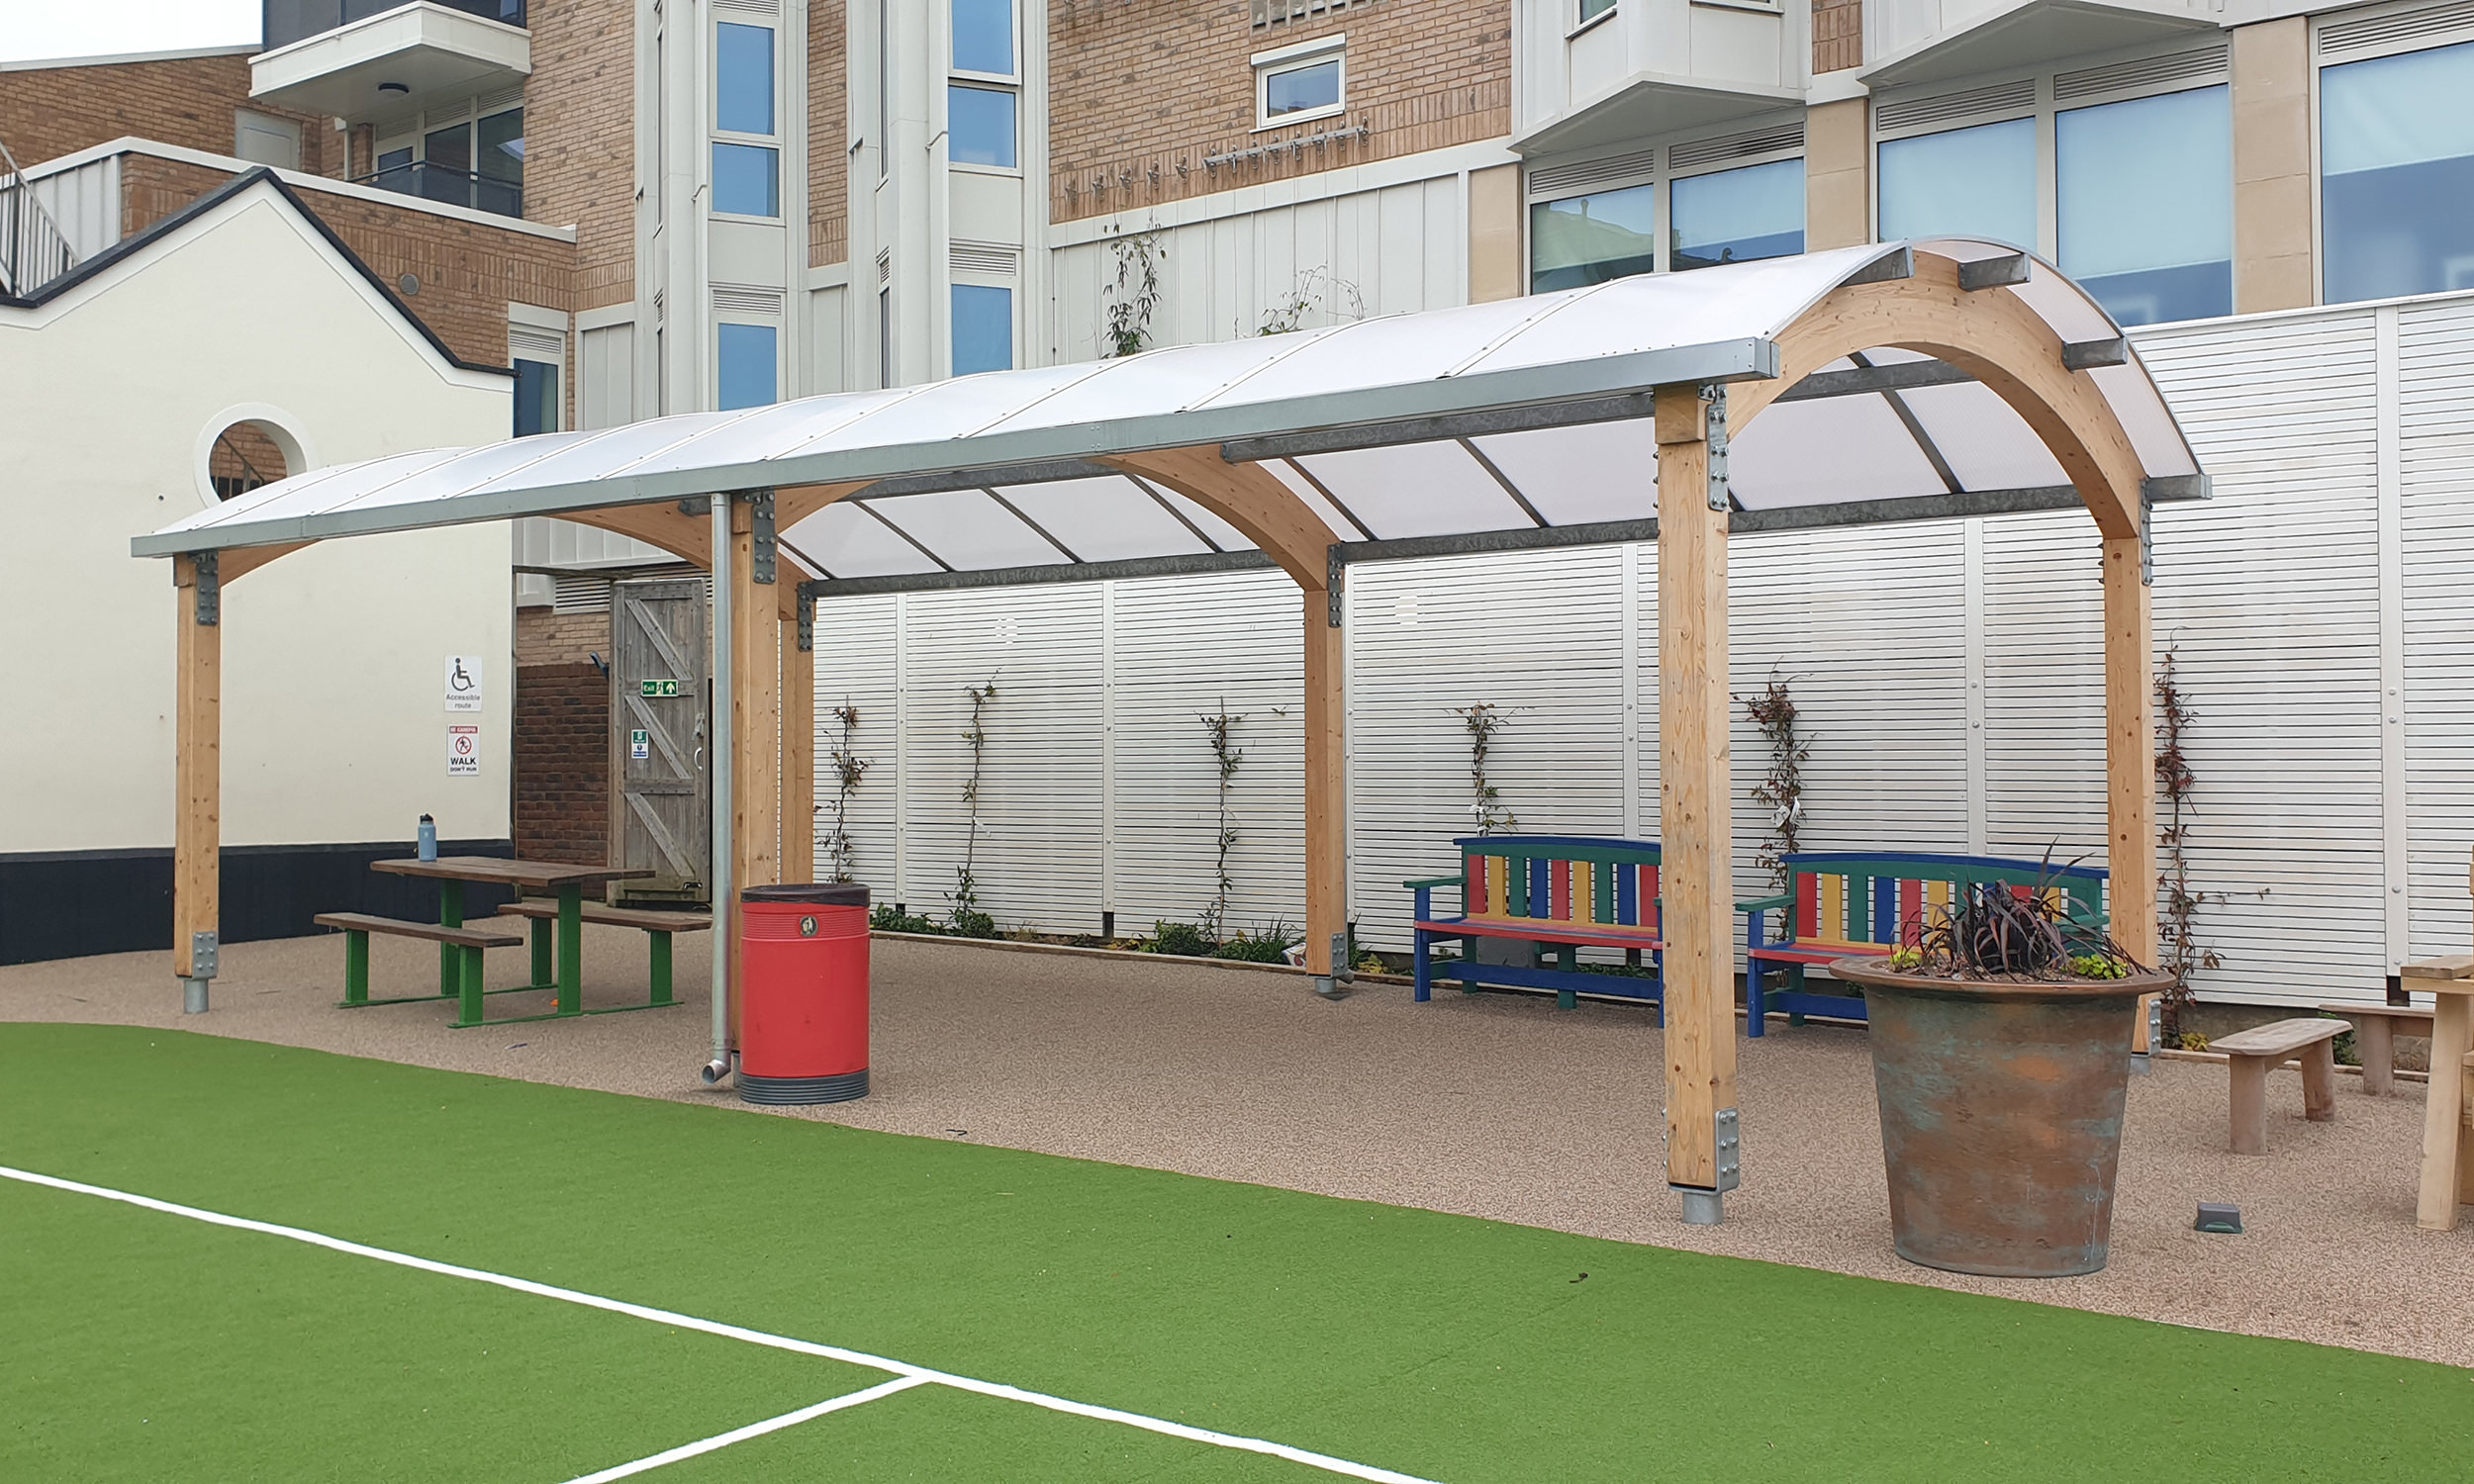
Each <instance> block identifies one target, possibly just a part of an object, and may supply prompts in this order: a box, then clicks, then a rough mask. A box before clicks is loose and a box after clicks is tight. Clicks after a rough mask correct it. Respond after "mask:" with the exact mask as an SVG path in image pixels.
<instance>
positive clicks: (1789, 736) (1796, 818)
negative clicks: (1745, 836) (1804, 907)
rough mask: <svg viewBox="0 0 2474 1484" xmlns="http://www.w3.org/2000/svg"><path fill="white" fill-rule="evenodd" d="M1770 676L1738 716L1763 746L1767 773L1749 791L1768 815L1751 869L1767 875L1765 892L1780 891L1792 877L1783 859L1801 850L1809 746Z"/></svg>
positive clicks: (1781, 686) (1781, 687) (1784, 686)
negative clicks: (1766, 747)
mask: <svg viewBox="0 0 2474 1484" xmlns="http://www.w3.org/2000/svg"><path fill="white" fill-rule="evenodd" d="M1788 684H1789V683H1788V682H1786V681H1783V680H1780V679H1779V678H1778V677H1776V676H1774V675H1773V676H1771V677H1770V678H1769V684H1768V686H1767V687H1766V688H1764V689H1763V690H1762V692H1761V694H1760V695H1759V696H1754V697H1752V698H1751V699H1750V700H1747V701H1745V702H1744V714H1745V715H1746V716H1748V717H1750V718H1751V720H1752V722H1753V724H1754V725H1755V726H1757V727H1760V734H1761V736H1762V738H1763V739H1764V740H1766V741H1767V742H1768V744H1769V772H1768V773H1766V774H1764V775H1763V776H1762V778H1761V781H1760V783H1758V784H1755V785H1754V786H1753V801H1754V802H1756V803H1759V804H1760V805H1762V806H1763V807H1765V808H1767V809H1768V810H1769V829H1768V832H1767V833H1766V834H1764V835H1763V836H1762V837H1761V848H1760V855H1758V856H1755V857H1754V858H1753V864H1754V865H1756V866H1759V867H1760V868H1761V869H1762V870H1764V871H1766V872H1768V873H1769V889H1770V890H1772V891H1784V890H1786V889H1787V885H1788V878H1789V877H1790V876H1791V875H1792V873H1791V872H1789V871H1788V870H1787V867H1786V857H1788V856H1790V855H1793V854H1794V853H1795V852H1796V851H1798V850H1801V849H1802V848H1803V835H1804V762H1805V760H1806V759H1808V758H1810V757H1811V756H1812V755H1813V749H1812V744H1811V743H1810V742H1809V741H1807V740H1806V739H1805V738H1804V736H1803V735H1802V734H1801V733H1800V732H1799V731H1797V730H1796V725H1795V721H1796V710H1795V697H1794V696H1793V695H1792V694H1791V693H1790V692H1789V690H1788Z"/></svg>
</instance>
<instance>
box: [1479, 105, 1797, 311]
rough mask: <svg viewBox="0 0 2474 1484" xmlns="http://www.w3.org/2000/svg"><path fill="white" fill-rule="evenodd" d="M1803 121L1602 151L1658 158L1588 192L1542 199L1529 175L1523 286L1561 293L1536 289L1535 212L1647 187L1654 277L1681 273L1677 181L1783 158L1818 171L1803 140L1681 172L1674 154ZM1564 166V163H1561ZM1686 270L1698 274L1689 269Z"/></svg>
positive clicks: (1757, 122)
mask: <svg viewBox="0 0 2474 1484" xmlns="http://www.w3.org/2000/svg"><path fill="white" fill-rule="evenodd" d="M1802 117H1803V113H1802V110H1800V109H1799V110H1796V111H1795V112H1793V113H1782V114H1777V115H1764V116H1762V117H1761V118H1756V119H1739V120H1733V121H1730V122H1728V123H1727V124H1724V125H1720V126H1713V127H1711V128H1707V129H1701V130H1696V131H1694V132H1692V133H1690V134H1687V135H1682V136H1677V137H1670V138H1668V139H1661V140H1660V141H1659V142H1658V143H1657V144H1655V145H1653V146H1652V147H1651V148H1650V149H1649V150H1646V151H1644V150H1639V149H1615V150H1610V151H1600V154H1599V156H1594V157H1613V156H1617V155H1623V154H1640V153H1648V154H1650V155H1651V157H1652V164H1651V166H1650V167H1649V168H1645V169H1638V170H1631V171H1627V172H1624V173H1622V174H1617V175H1610V176H1608V177H1607V178H1605V179H1603V180H1595V181H1591V182H1590V183H1589V184H1588V186H1587V187H1586V188H1585V189H1580V190H1567V191H1558V192H1555V193H1552V194H1546V195H1541V194H1537V193H1534V192H1532V191H1530V190H1529V189H1528V178H1527V176H1526V175H1524V176H1523V179H1522V187H1523V189H1522V192H1521V218H1520V222H1521V282H1522V283H1523V284H1525V285H1528V286H1529V287H1528V288H1527V289H1526V291H1525V292H1528V293H1532V294H1537V293H1549V292H1557V291H1553V290H1542V289H1539V288H1537V287H1536V286H1535V285H1536V283H1537V274H1538V268H1537V257H1536V255H1535V254H1536V251H1537V243H1536V240H1535V234H1534V232H1532V230H1531V226H1530V224H1531V222H1532V221H1533V217H1532V213H1533V212H1534V211H1535V210H1536V208H1538V207H1541V206H1548V205H1551V204H1553V203H1555V202H1558V201H1577V200H1579V199H1580V198H1581V197H1584V196H1603V195H1607V194H1608V193H1610V192H1614V191H1627V190H1633V189H1636V188H1638V187H1641V186H1652V187H1655V190H1654V191H1653V192H1652V194H1651V197H1650V201H1651V206H1650V220H1651V222H1652V223H1653V228H1652V231H1653V232H1654V233H1655V234H1656V237H1657V241H1656V243H1655V244H1654V247H1655V251H1654V261H1655V262H1656V264H1657V266H1656V267H1654V268H1652V269H1651V270H1650V271H1651V272H1653V273H1672V272H1674V271H1676V270H1675V266H1674V246H1675V241H1674V238H1675V208H1674V198H1673V195H1672V191H1673V188H1674V183H1675V182H1676V181H1678V180H1691V179H1693V178H1695V177H1697V176H1702V175H1723V174H1725V173H1726V172H1727V171H1729V170H1742V169H1746V168H1749V167H1751V166H1754V165H1774V164H1777V163H1779V162H1780V161H1782V160H1791V159H1792V160H1804V161H1806V164H1805V169H1806V171H1807V175H1808V179H1809V172H1810V170H1811V168H1812V166H1811V162H1810V157H1809V151H1808V150H1807V148H1806V146H1805V144H1804V143H1802V142H1798V143H1795V144H1791V145H1785V146H1781V147H1779V148H1776V149H1763V150H1758V151H1755V152H1753V153H1749V154H1743V155H1738V156H1735V157H1733V158H1729V159H1723V160H1711V161H1708V162H1705V163H1699V164H1692V165H1687V166H1684V167H1683V168H1681V169H1677V168H1675V166H1674V163H1673V156H1674V150H1675V149H1676V148H1677V147H1678V146H1680V145H1688V144H1695V143H1699V142H1700V141H1702V140H1703V139H1724V138H1726V137H1727V136H1729V135H1735V134H1743V133H1747V132H1749V131H1752V130H1757V129H1760V128H1763V127H1765V126H1768V125H1780V124H1786V123H1790V122H1800V121H1801V119H1802ZM1585 162H1586V161H1585V160H1582V161H1573V163H1585ZM1559 163H1562V162H1561V161H1559ZM1805 230H1806V233H1807V242H1808V244H1809V240H1810V232H1811V223H1810V222H1809V221H1807V222H1806V224H1805ZM1751 261H1756V262H1759V261H1764V259H1758V258H1756V259H1752V260H1751ZM1685 271H1692V270H1689V269H1687V270H1685Z"/></svg>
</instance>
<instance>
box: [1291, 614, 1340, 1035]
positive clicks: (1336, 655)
mask: <svg viewBox="0 0 2474 1484" xmlns="http://www.w3.org/2000/svg"><path fill="white" fill-rule="evenodd" d="M1301 596H1302V598H1303V602H1304V619H1305V622H1304V638H1305V963H1306V968H1307V969H1309V970H1311V971H1313V973H1314V974H1315V975H1316V976H1317V978H1318V980H1322V981H1324V982H1326V983H1327V982H1328V980H1329V976H1330V975H1331V974H1332V973H1333V972H1334V968H1335V966H1334V965H1333V964H1332V961H1331V941H1332V935H1333V934H1335V933H1344V932H1347V931H1348V928H1349V792H1348V771H1347V767H1346V762H1345V760H1346V757H1347V753H1346V750H1345V749H1344V748H1343V746H1342V745H1341V744H1342V732H1341V729H1342V727H1343V725H1344V724H1345V722H1344V719H1343V718H1344V717H1345V716H1346V714H1347V705H1346V697H1345V696H1343V694H1342V684H1343V677H1344V675H1345V673H1346V668H1347V667H1346V666H1345V664H1344V663H1343V658H1342V657H1343V653H1344V652H1343V650H1342V647H1341V646H1342V638H1343V632H1342V629H1341V627H1340V625H1339V623H1338V622H1336V621H1335V619H1334V615H1333V608H1332V602H1333V600H1332V595H1331V593H1330V591H1329V590H1328V589H1324V588H1306V589H1304V590H1303V591H1302V594H1301ZM1339 967H1340V968H1343V969H1345V968H1346V967H1347V966H1345V965H1343V966H1339ZM1317 987H1322V984H1320V983H1318V986H1317Z"/></svg>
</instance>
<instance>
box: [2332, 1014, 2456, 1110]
mask: <svg viewBox="0 0 2474 1484" xmlns="http://www.w3.org/2000/svg"><path fill="white" fill-rule="evenodd" d="M2320 1013H2321V1014H2323V1015H2334V1016H2337V1017H2339V1018H2341V1019H2346V1020H2350V1021H2352V1022H2354V1030H2353V1046H2354V1053H2355V1055H2356V1056H2358V1057H2360V1058H2361V1060H2362V1090H2363V1091H2364V1092H2366V1093H2369V1094H2370V1095H2372V1096H2374V1097H2377V1096H2380V1095H2382V1094H2384V1093H2387V1092H2391V1091H2394V1090H2395V1089H2396V1086H2397V1038H2398V1037H2399V1036H2400V1035H2405V1036H2428V1035H2429V1034H2430V1033H2431V1012H2430V1011H2428V1010H2417V1009H2415V1008H2414V1007H2412V1006H2411V1005H2322V1006H2320Z"/></svg>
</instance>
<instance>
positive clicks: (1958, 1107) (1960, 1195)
mask: <svg viewBox="0 0 2474 1484" xmlns="http://www.w3.org/2000/svg"><path fill="white" fill-rule="evenodd" d="M1830 973H1831V974H1833V975H1834V976H1836V977H1838V978H1840V979H1843V980H1845V981H1847V982H1849V983H1852V984H1860V985H1862V986H1863V990H1864V1012H1865V1014H1866V1016H1867V1017H1868V1018H1869V1020H1870V1023H1871V1024H1870V1030H1869V1032H1868V1035H1867V1039H1868V1040H1869V1041H1870V1043H1871V1047H1872V1078H1873V1088H1874V1090H1875V1091H1876V1092H1877V1093H1878V1095H1879V1098H1880V1104H1881V1157H1882V1162H1883V1163H1884V1164H1885V1165H1886V1166H1887V1168H1888V1172H1889V1178H1890V1233H1891V1240H1892V1243H1893V1245H1894V1246H1895V1248H1896V1249H1897V1252H1898V1254H1899V1255H1900V1256H1902V1257H1904V1258H1906V1259H1907V1260H1908V1261H1910V1262H1917V1263H1921V1264H1923V1265H1924V1266H1926V1267H1941V1268H1948V1269H1950V1270H1951V1271H1952V1272H1972V1273H1983V1274H1986V1275H1988V1276H1993V1277H2005V1278H2058V1277H2068V1276H2070V1275H2072V1274H2075V1273H2089V1272H2094V1271H2096V1270H2097V1269H2098V1268H2101V1267H2103V1266H2104V1265H2105V1254H2106V1249H2107V1245H2108V1243H2109V1242H2110V1240H2111V1237H2112V1232H2113V1189H2114V1176H2115V1174H2116V1172H2117V1171H2118V1170H2119V1169H2120V1167H2121V1162H2122V1102H2123V1097H2124V1094H2125V1092H2126V1091H2127V1088H2128V1084H2129V1081H2130V1071H2131V1035H2132V1029H2133V1026H2134V1025H2135V1024H2136V1022H2137V1020H2138V1016H2139V1001H2140V996H2141V995H2142V994H2152V993H2155V992H2157V991H2159V990H2161V989H2162V988H2164V987H2165V985H2166V984H2168V983H2170V982H2171V980H2170V979H2169V978H2168V977H2166V976H2164V975H2161V974H2143V975H2141V976H2139V977H2136V978H2127V979H2109V980H2085V981H2076V982H2070V983H2050V984H2047V983H2021V982H2010V981H2004V980H1974V979H1947V978H1939V977H1929V976H1926V975H1922V974H1893V973H1891V972H1889V971H1888V970H1885V969H1883V968H1881V967H1880V963H1879V961H1878V960H1871V959H1841V960H1839V961H1838V962H1837V963H1835V964H1832V965H1831V966H1830Z"/></svg>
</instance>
